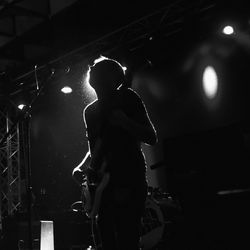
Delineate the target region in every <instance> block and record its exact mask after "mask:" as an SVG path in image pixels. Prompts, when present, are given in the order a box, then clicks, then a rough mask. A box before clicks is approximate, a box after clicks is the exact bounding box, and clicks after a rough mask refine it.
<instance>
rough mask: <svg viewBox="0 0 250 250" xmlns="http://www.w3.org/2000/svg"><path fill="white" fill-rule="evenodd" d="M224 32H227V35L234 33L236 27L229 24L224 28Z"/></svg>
mask: <svg viewBox="0 0 250 250" xmlns="http://www.w3.org/2000/svg"><path fill="white" fill-rule="evenodd" d="M222 32H223V34H225V35H232V34H234V28H233V27H232V26H230V25H227V26H225V27H224V28H223V31H222Z"/></svg>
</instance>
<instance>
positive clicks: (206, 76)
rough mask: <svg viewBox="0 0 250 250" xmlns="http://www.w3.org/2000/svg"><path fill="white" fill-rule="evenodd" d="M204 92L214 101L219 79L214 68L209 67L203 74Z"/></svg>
mask: <svg viewBox="0 0 250 250" xmlns="http://www.w3.org/2000/svg"><path fill="white" fill-rule="evenodd" d="M203 90H204V92H205V95H206V96H207V97H208V98H209V99H213V98H214V97H215V96H216V94H217V90H218V77H217V74H216V72H215V70H214V68H213V67H212V66H207V67H206V68H205V70H204V72H203Z"/></svg>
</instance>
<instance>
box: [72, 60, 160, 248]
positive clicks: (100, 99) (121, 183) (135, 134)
mask: <svg viewBox="0 0 250 250" xmlns="http://www.w3.org/2000/svg"><path fill="white" fill-rule="evenodd" d="M88 74H89V83H90V85H91V86H92V87H93V88H94V89H95V91H96V95H97V100H95V101H94V102H93V103H91V104H90V105H88V106H87V107H86V108H85V110H84V121H85V125H86V129H87V137H88V143H89V152H88V153H87V154H86V156H85V158H84V160H83V161H82V162H81V163H80V164H79V165H78V166H77V167H76V168H75V169H74V171H73V177H74V178H75V179H77V180H78V181H79V180H81V175H82V174H83V173H84V172H85V171H84V170H85V169H86V163H87V162H89V163H90V167H89V169H90V170H91V171H90V172H92V176H93V172H94V173H96V176H98V177H97V179H98V178H99V177H100V173H99V171H100V168H101V166H103V164H104V163H105V168H104V169H105V173H108V175H109V178H108V184H107V185H106V186H105V188H104V190H103V193H102V196H101V203H100V207H99V210H98V219H97V224H98V228H99V232H100V237H101V241H102V249H104V250H107V249H108V250H111V249H114V250H115V249H119V250H123V249H124V250H137V249H139V239H140V224H141V217H142V214H143V211H144V206H145V200H146V195H147V181H146V163H145V159H144V155H143V153H142V150H141V143H146V144H149V145H153V144H155V143H156V141H157V137H156V132H155V129H154V127H153V125H152V123H151V121H150V119H149V116H148V114H147V111H146V109H145V106H144V104H143V102H142V100H141V99H140V97H139V95H138V94H137V93H136V92H135V91H133V90H132V89H131V88H127V87H124V83H125V82H124V81H125V71H124V69H123V67H122V66H121V64H120V63H119V62H117V61H115V60H112V59H108V58H99V61H98V62H96V63H95V64H94V65H93V66H90V67H89V71H88ZM94 176H95V175H94ZM79 177H80V179H79ZM97 179H96V180H97Z"/></svg>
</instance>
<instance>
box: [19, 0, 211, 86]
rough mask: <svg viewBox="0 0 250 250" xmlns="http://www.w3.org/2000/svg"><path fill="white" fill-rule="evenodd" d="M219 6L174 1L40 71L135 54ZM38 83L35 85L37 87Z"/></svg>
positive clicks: (197, 2) (26, 75)
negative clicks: (187, 15) (109, 55)
mask: <svg viewBox="0 0 250 250" xmlns="http://www.w3.org/2000/svg"><path fill="white" fill-rule="evenodd" d="M213 7H215V4H214V1H211V0H203V1H202V0H201V1H194V2H193V3H192V2H187V1H184V0H177V1H173V3H172V4H168V5H167V6H163V7H162V8H160V9H159V10H156V11H154V12H153V13H151V14H148V15H146V16H143V17H141V18H139V19H137V20H135V21H133V22H131V23H129V24H127V25H125V26H123V27H121V28H119V29H117V30H114V31H113V32H111V33H108V34H106V35H104V36H102V37H100V38H98V39H96V40H95V41H92V42H90V43H88V44H85V45H83V46H82V47H80V48H77V49H76V50H73V51H71V52H69V53H68V54H65V55H63V56H61V57H59V58H56V59H55V60H52V61H50V62H48V63H47V64H46V65H42V66H40V67H38V68H37V71H39V74H42V73H43V71H44V72H46V70H47V68H48V65H50V66H51V67H57V66H58V65H59V66H60V65H63V64H64V65H68V64H69V63H78V62H82V61H86V59H87V60H88V59H91V58H93V57H96V56H97V55H100V54H104V55H105V54H107V53H112V52H113V51H116V50H119V49H122V48H126V49H127V50H129V51H133V50H135V49H137V48H139V47H140V46H143V44H144V43H145V42H148V41H149V40H150V39H152V38H153V37H154V36H157V35H159V34H161V35H162V36H165V37H167V36H171V35H172V34H174V33H177V32H179V31H181V30H182V25H183V23H184V17H185V13H188V12H189V13H190V12H191V13H200V15H201V13H204V12H206V11H208V10H210V9H211V8H213ZM34 71H35V70H31V71H30V72H27V73H26V74H24V75H22V76H18V77H17V78H16V79H15V81H17V82H19V81H20V80H25V79H27V78H29V76H30V75H34ZM34 85H35V83H34V82H33V85H32V86H34Z"/></svg>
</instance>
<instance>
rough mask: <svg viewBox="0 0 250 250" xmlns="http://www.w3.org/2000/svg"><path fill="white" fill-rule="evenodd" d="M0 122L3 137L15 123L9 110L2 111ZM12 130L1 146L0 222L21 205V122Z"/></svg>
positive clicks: (0, 131) (0, 132) (0, 134)
mask: <svg viewBox="0 0 250 250" xmlns="http://www.w3.org/2000/svg"><path fill="white" fill-rule="evenodd" d="M0 124H1V126H0V136H1V138H3V137H4V135H5V134H6V133H8V132H9V130H10V128H11V127H12V125H13V121H12V119H11V118H10V115H9V114H8V111H6V110H5V111H0ZM12 131H13V132H12V133H11V134H10V135H9V136H8V137H7V139H6V141H5V142H4V143H3V145H2V146H1V148H0V191H1V192H0V223H1V221H2V219H3V218H4V217H6V216H9V215H13V214H14V213H15V212H16V211H18V209H19V207H20V206H21V164H20V132H19V124H17V125H15V127H14V129H13V130H12ZM0 229H1V224H0Z"/></svg>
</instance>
